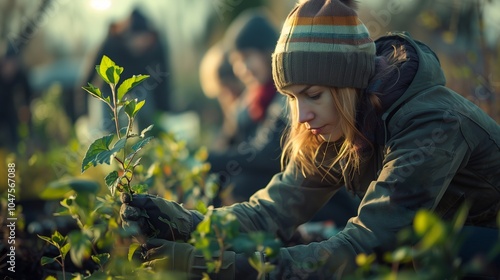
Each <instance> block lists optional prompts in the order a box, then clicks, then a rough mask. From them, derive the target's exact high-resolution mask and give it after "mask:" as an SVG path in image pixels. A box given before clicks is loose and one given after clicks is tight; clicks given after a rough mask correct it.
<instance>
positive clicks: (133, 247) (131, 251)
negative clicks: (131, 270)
mask: <svg viewBox="0 0 500 280" xmlns="http://www.w3.org/2000/svg"><path fill="white" fill-rule="evenodd" d="M139 247H141V244H139V243H132V244H130V246H129V247H128V260H129V261H131V260H132V257H133V256H134V253H135V251H137V249H139Z"/></svg>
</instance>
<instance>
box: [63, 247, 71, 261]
mask: <svg viewBox="0 0 500 280" xmlns="http://www.w3.org/2000/svg"><path fill="white" fill-rule="evenodd" d="M69 249H71V244H70V243H66V245H64V246H62V247H61V256H62V258H63V260H64V259H65V258H66V254H67V253H68V252H69Z"/></svg>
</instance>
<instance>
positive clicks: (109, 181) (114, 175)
mask: <svg viewBox="0 0 500 280" xmlns="http://www.w3.org/2000/svg"><path fill="white" fill-rule="evenodd" d="M118 177H119V175H118V171H116V170H115V171H112V172H111V173H109V174H108V175H107V176H106V178H104V181H106V186H108V189H109V190H110V191H111V194H112V195H114V193H115V188H116V183H117V182H118Z"/></svg>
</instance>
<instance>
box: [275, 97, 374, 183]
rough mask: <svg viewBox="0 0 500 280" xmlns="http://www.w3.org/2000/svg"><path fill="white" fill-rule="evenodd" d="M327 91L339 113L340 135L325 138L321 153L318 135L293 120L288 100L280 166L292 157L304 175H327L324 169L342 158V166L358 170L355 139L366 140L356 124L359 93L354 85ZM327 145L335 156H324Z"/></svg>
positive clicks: (293, 108)
mask: <svg viewBox="0 0 500 280" xmlns="http://www.w3.org/2000/svg"><path fill="white" fill-rule="evenodd" d="M330 93H331V94H332V96H333V101H334V106H335V108H336V110H337V112H338V114H339V128H340V129H341V130H342V134H343V137H342V139H341V140H339V141H337V142H336V143H333V144H331V143H329V142H327V143H326V149H325V151H324V154H323V155H321V152H320V148H321V146H322V144H323V143H324V140H323V139H322V138H320V136H317V135H313V134H312V133H311V132H310V131H309V130H308V129H307V128H306V126H305V124H303V123H299V122H297V119H298V112H297V109H296V107H295V106H290V104H289V106H288V108H289V110H290V112H289V118H290V124H291V125H289V126H288V127H287V129H286V131H285V133H284V137H283V141H284V142H283V153H282V157H281V165H282V168H284V167H285V166H286V164H287V163H288V162H289V161H293V162H295V163H296V164H297V168H298V169H299V171H300V172H302V174H304V176H307V175H311V174H314V173H319V174H322V176H324V177H327V176H331V175H330V174H329V172H328V171H329V170H330V169H332V168H333V167H334V166H335V165H337V164H338V163H340V161H341V160H342V161H343V162H342V169H344V168H353V169H351V170H352V171H356V170H358V168H359V165H360V162H361V156H360V153H359V151H358V150H359V143H360V142H359V139H365V140H366V138H365V137H364V136H363V134H362V133H361V132H360V131H359V130H358V129H357V128H356V109H357V103H358V98H359V93H358V92H357V90H356V89H354V88H330ZM329 148H332V149H336V157H335V158H333V159H329V158H326V155H327V153H328V149H329ZM331 179H336V178H331Z"/></svg>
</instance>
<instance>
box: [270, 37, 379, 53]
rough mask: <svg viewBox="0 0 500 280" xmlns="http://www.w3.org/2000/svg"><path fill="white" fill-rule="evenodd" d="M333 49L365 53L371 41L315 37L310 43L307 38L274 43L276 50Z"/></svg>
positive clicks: (371, 43)
mask: <svg viewBox="0 0 500 280" xmlns="http://www.w3.org/2000/svg"><path fill="white" fill-rule="evenodd" d="M360 42H361V44H360ZM332 45H334V47H332ZM285 48H286V50H285ZM333 49H335V50H336V51H338V52H360V51H365V52H367V53H372V51H373V42H372V41H370V40H369V39H365V40H363V41H360V40H347V39H316V40H315V41H314V43H312V42H311V40H308V39H302V40H301V39H295V40H291V41H288V42H287V43H279V44H277V45H276V52H294V51H310V52H331V51H332V50H333Z"/></svg>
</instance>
